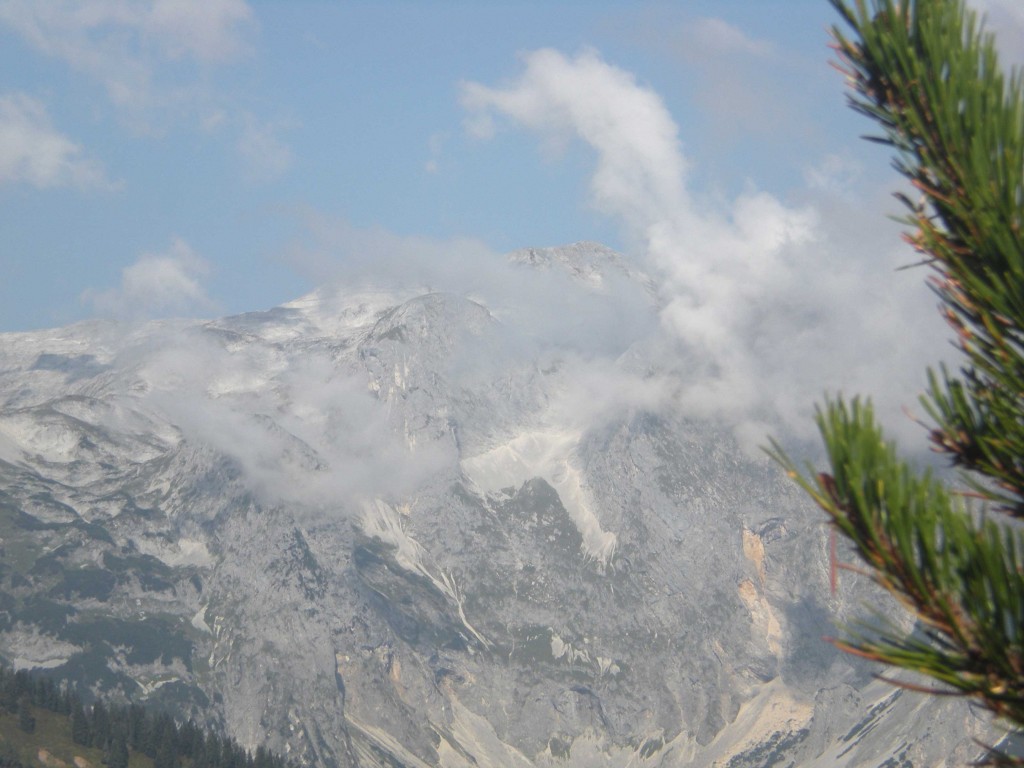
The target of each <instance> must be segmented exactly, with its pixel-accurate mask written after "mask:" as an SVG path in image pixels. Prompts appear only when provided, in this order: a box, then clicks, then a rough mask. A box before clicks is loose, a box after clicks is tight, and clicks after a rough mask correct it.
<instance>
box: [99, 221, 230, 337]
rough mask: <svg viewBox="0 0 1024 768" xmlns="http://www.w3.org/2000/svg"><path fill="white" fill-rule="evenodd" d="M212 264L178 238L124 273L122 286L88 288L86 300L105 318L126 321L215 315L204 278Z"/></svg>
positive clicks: (145, 256)
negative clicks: (162, 250)
mask: <svg viewBox="0 0 1024 768" xmlns="http://www.w3.org/2000/svg"><path fill="white" fill-rule="evenodd" d="M208 273H209V265H208V264H207V263H206V261H205V260H203V259H202V258H201V257H200V256H199V255H198V254H196V252H195V251H193V250H192V248H191V247H190V246H189V245H188V243H186V242H185V241H184V240H182V239H180V238H175V239H174V241H173V242H172V243H171V246H170V248H168V250H167V251H166V252H165V253H156V254H153V253H147V254H144V255H143V256H141V257H140V258H139V259H138V260H137V261H136V262H135V263H134V264H132V265H130V266H128V267H125V268H124V270H123V271H122V272H121V285H120V286H118V287H117V288H112V289H110V290H107V291H95V290H93V289H88V290H86V291H84V292H83V293H82V297H81V298H82V301H83V302H85V303H87V304H91V305H92V306H93V308H94V309H95V310H96V311H97V312H98V313H100V314H102V315H107V316H111V317H116V318H123V319H139V318H151V317H166V316H182V315H188V314H192V313H197V312H211V311H213V310H214V309H215V308H216V306H215V304H214V303H213V302H212V301H211V300H210V299H209V297H208V296H207V295H206V291H205V289H204V288H203V286H202V283H201V281H202V279H203V278H205V277H206V275H207V274H208Z"/></svg>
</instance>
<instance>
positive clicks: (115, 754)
mask: <svg viewBox="0 0 1024 768" xmlns="http://www.w3.org/2000/svg"><path fill="white" fill-rule="evenodd" d="M106 764H107V768H128V739H127V738H126V737H125V734H124V732H123V731H114V732H113V734H112V735H111V737H110V751H109V752H108V753H107V759H106Z"/></svg>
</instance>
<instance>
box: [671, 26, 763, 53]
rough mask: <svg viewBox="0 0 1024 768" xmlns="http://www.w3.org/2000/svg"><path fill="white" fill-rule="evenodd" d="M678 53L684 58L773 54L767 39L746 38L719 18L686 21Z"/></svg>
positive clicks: (740, 31)
mask: <svg viewBox="0 0 1024 768" xmlns="http://www.w3.org/2000/svg"><path fill="white" fill-rule="evenodd" d="M679 47H680V52H681V53H683V55H684V56H687V57H688V58H723V57H726V56H730V57H735V56H736V55H742V56H753V57H758V58H760V57H765V56H770V55H772V54H774V53H775V45H774V44H773V43H771V42H769V41H767V40H757V39H755V38H752V37H749V36H748V35H746V34H745V33H744V32H743V31H742V30H740V29H738V28H736V27H734V26H733V25H732V24H729V23H728V22H726V21H723V20H722V19H716V18H702V19H695V20H694V21H691V22H689V23H688V24H686V26H685V27H684V28H683V31H682V34H681V35H680V38H679Z"/></svg>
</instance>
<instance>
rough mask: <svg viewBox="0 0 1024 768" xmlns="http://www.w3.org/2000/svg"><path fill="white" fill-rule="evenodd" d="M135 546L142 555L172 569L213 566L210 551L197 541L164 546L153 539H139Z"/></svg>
mask: <svg viewBox="0 0 1024 768" xmlns="http://www.w3.org/2000/svg"><path fill="white" fill-rule="evenodd" d="M135 544H136V546H137V547H138V548H139V551H140V552H142V553H143V554H144V555H152V556H153V557H155V558H156V559H157V560H160V561H161V562H163V563H165V564H167V565H169V566H171V567H174V568H177V567H178V566H182V565H191V566H196V567H199V568H204V567H210V566H212V565H213V564H214V559H213V555H211V554H210V550H208V549H207V548H206V545H205V544H204V543H203V542H201V541H199V540H197V539H179V540H178V541H177V542H175V543H174V544H164V543H162V542H159V541H155V540H153V539H140V540H138V541H136V542H135Z"/></svg>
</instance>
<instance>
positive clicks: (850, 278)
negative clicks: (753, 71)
mask: <svg viewBox="0 0 1024 768" xmlns="http://www.w3.org/2000/svg"><path fill="white" fill-rule="evenodd" d="M731 44H733V45H735V44H737V43H735V42H733V43H731ZM462 103H463V105H464V106H465V108H466V109H467V110H468V111H469V113H470V115H469V125H470V131H471V132H472V133H474V135H477V136H484V137H486V136H487V135H488V132H487V131H481V130H479V126H480V125H488V124H489V125H490V126H491V128H496V127H497V125H498V121H499V120H506V121H510V122H511V123H512V124H514V125H518V126H521V127H524V128H526V129H528V130H531V131H533V132H535V133H536V134H538V136H539V138H540V140H541V141H542V142H550V141H555V142H562V143H564V142H567V141H570V140H579V141H582V142H584V143H585V144H586V145H588V146H589V147H590V148H591V149H592V150H593V152H594V156H595V160H594V162H595V166H594V172H593V175H592V176H591V178H590V198H591V202H592V204H593V205H594V206H595V207H596V208H597V209H598V210H600V211H602V212H604V213H606V214H608V215H610V216H612V217H614V218H616V219H617V220H618V221H619V222H620V223H621V225H622V226H623V229H624V231H625V232H626V234H627V236H628V237H629V238H630V240H631V242H632V243H634V250H635V251H636V252H637V253H638V255H639V257H640V258H641V259H642V263H643V265H644V266H643V268H644V269H645V270H647V271H648V272H649V273H650V274H651V275H652V277H654V278H655V282H656V283H657V284H658V286H659V294H660V302H661V309H660V317H661V328H662V331H663V333H664V334H665V337H666V339H668V340H669V342H670V346H669V347H668V348H667V351H668V352H670V354H668V355H666V356H665V357H664V359H663V360H662V361H661V364H662V366H663V367H665V368H668V369H670V370H673V371H674V373H675V374H676V376H677V379H678V382H679V389H678V391H677V398H678V405H679V406H680V407H681V408H682V409H683V410H684V411H685V412H686V413H688V414H690V415H692V416H698V417H707V418H724V419H727V420H729V421H730V422H732V423H733V425H734V427H735V429H736V432H737V434H738V435H740V436H741V437H742V438H743V439H745V440H747V441H748V443H750V442H754V443H756V442H763V440H764V434H765V432H766V431H768V430H769V429H770V428H771V429H777V428H780V427H781V428H786V429H788V430H790V431H791V432H792V433H794V434H796V435H801V436H805V435H807V434H808V433H809V432H810V409H811V404H812V403H813V402H814V401H815V400H818V399H820V395H821V393H822V392H823V391H825V390H832V391H835V390H838V389H841V390H843V391H846V392H861V393H865V394H872V395H874V396H875V397H876V399H877V400H880V401H882V402H881V405H882V408H883V410H887V411H888V414H889V415H891V414H893V413H895V412H898V410H899V407H900V405H902V404H904V403H911V402H913V401H914V400H915V399H916V393H917V391H918V390H919V388H920V383H921V381H922V380H923V368H924V365H925V363H926V362H931V361H933V360H935V359H937V358H938V357H939V354H940V350H941V349H942V344H941V341H942V339H943V338H944V336H943V334H942V333H941V331H942V324H941V322H939V321H938V319H937V317H936V316H935V314H934V311H933V310H932V308H931V306H930V304H931V299H930V295H929V294H928V292H927V290H925V289H923V287H922V286H921V283H922V279H921V276H920V275H913V274H907V273H905V272H899V273H897V272H894V271H893V270H894V267H896V266H898V265H900V263H901V261H903V262H905V261H907V260H910V259H912V254H909V253H907V252H906V251H905V250H902V249H901V246H900V243H899V240H898V238H897V237H896V233H895V232H894V231H893V229H892V228H891V227H887V226H885V220H884V215H883V208H882V206H881V205H880V204H879V206H878V207H873V206H865V207H857V206H851V204H850V202H849V200H848V199H846V198H843V197H842V195H839V194H836V193H835V192H833V191H832V190H829V189H827V188H823V187H827V186H828V184H826V183H825V182H826V181H827V180H828V179H831V178H833V177H835V176H836V174H842V173H843V172H845V171H846V167H845V166H844V167H840V166H841V165H842V164H837V163H835V162H832V161H829V160H826V161H824V163H823V169H822V170H821V171H820V173H819V175H818V176H817V177H814V181H815V183H816V184H817V186H818V189H817V190H816V191H815V197H814V203H813V204H805V205H787V204H785V203H783V202H782V201H780V200H779V199H778V198H776V197H774V196H773V195H770V194H768V193H765V192H762V191H758V190H757V189H756V188H753V187H751V188H749V189H747V190H746V191H744V192H743V193H742V194H740V195H739V196H737V197H735V198H734V199H732V200H731V201H725V202H724V203H723V202H722V201H720V200H715V199H707V198H703V197H701V196H699V195H697V194H695V193H694V192H693V191H692V190H691V189H690V185H689V180H688V169H689V167H690V164H689V161H688V160H687V158H686V157H685V156H684V155H683V153H682V150H681V145H680V141H679V138H678V130H677V127H676V124H675V122H674V120H673V119H672V117H671V115H670V114H669V112H668V110H667V109H666V107H665V105H664V103H663V102H662V100H661V99H660V97H659V96H658V95H657V94H656V93H655V92H654V91H652V90H651V89H649V88H647V87H645V86H642V85H640V84H638V83H637V82H636V80H635V78H634V77H633V76H632V75H630V74H629V73H627V72H625V71H623V70H621V69H619V68H617V67H614V66H612V65H610V64H608V63H606V62H604V61H603V60H602V59H601V58H600V57H599V56H598V55H597V54H596V53H595V52H593V51H585V52H583V53H581V54H579V55H578V56H576V57H568V56H565V55H564V54H562V53H560V52H557V51H553V50H541V51H535V52H533V53H529V54H527V55H525V56H524V57H523V71H522V73H521V74H520V76H519V77H517V78H515V79H514V80H512V81H510V82H507V83H505V84H503V85H500V86H497V87H489V86H485V85H482V84H479V83H466V84H464V85H463V89H462ZM492 135H493V133H492ZM880 200H881V198H879V200H872V201H870V202H871V203H872V204H873V203H878V202H879V201H880ZM922 318H925V319H926V320H922Z"/></svg>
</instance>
